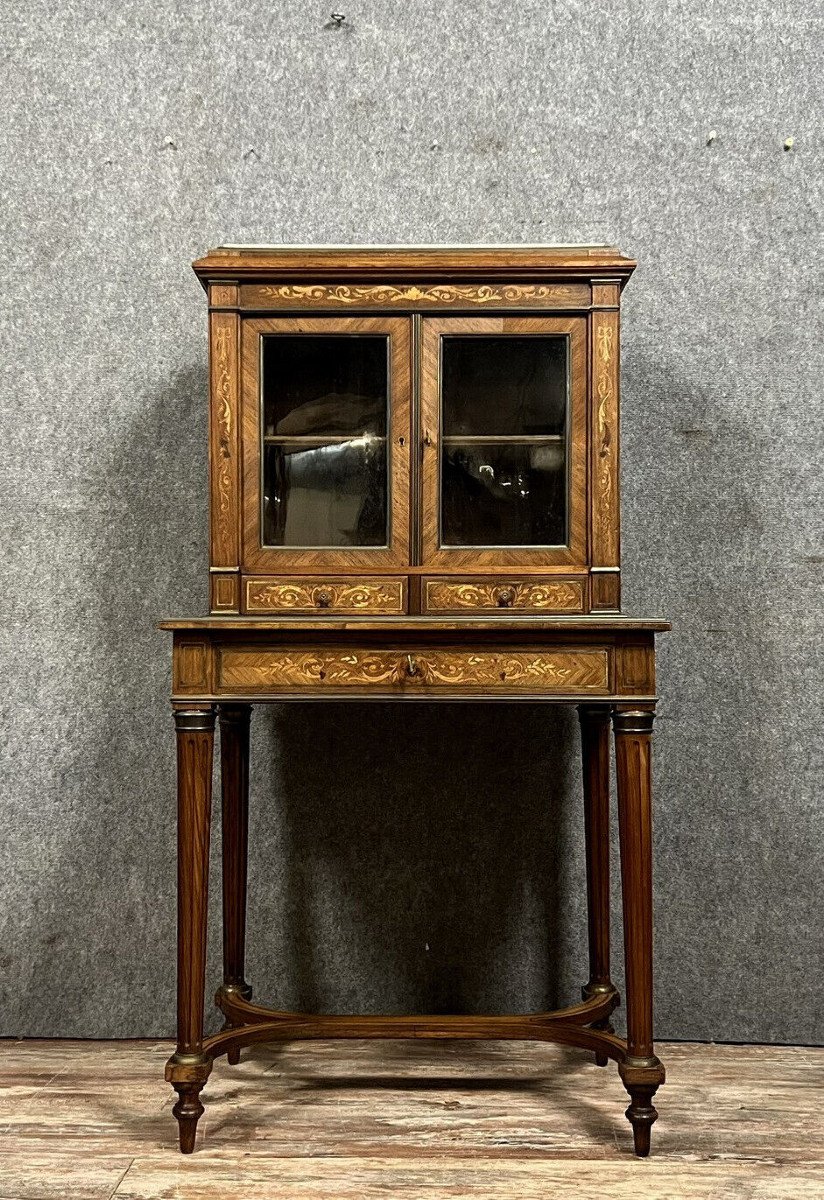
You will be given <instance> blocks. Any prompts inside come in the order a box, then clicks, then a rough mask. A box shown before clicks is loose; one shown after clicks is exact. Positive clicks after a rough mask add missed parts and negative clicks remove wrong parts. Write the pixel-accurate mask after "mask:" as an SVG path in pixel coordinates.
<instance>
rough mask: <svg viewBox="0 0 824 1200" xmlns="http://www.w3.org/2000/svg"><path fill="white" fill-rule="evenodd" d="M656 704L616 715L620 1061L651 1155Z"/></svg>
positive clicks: (656, 1066) (636, 1127) (637, 1126)
mask: <svg viewBox="0 0 824 1200" xmlns="http://www.w3.org/2000/svg"><path fill="white" fill-rule="evenodd" d="M653 716H654V713H653V711H652V710H651V709H644V710H639V709H631V708H626V709H622V708H618V709H616V711H615V713H614V715H613V726H614V730H615V763H616V771H617V776H618V827H619V832H620V840H621V887H622V893H623V909H624V956H625V966H626V1010H627V1058H626V1060H625V1061H624V1062H623V1063H620V1064H619V1071H620V1074H621V1078H622V1079H623V1081H624V1086H625V1087H626V1089H627V1091H628V1092H629V1095H630V1106H629V1108H628V1109H627V1118H628V1120H629V1122H630V1124H631V1125H632V1132H633V1137H634V1141H635V1153H636V1154H637V1155H639V1157H644V1156H646V1155H647V1154H649V1147H650V1129H651V1127H652V1123H653V1122H654V1121H655V1119H656V1118H657V1116H658V1113H657V1112H656V1110H655V1108H654V1107H653V1104H652V1098H653V1096H654V1095H655V1092H656V1091H657V1089H658V1087H659V1086H660V1085H661V1084H662V1083H663V1082H664V1068H663V1066H662V1065H661V1063H660V1062H659V1060H658V1059H657V1058H656V1056H655V1052H654V1049H653V1040H652V789H651V785H652V774H651V739H652V721H653Z"/></svg>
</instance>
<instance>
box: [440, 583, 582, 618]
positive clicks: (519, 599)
mask: <svg viewBox="0 0 824 1200" xmlns="http://www.w3.org/2000/svg"><path fill="white" fill-rule="evenodd" d="M584 588H585V581H584V580H583V579H557V578H555V579H547V578H539V579H536V578H535V577H534V576H533V577H531V578H530V577H529V576H526V577H524V576H522V577H521V578H516V577H511V578H510V577H509V576H506V575H500V576H491V577H487V578H482V577H481V578H479V577H475V578H474V579H473V578H463V579H459V578H455V577H442V578H437V579H436V578H432V579H424V581H423V591H422V598H423V610H424V612H429V613H465V612H480V611H486V610H494V611H498V612H500V611H510V610H512V611H518V612H535V613H552V612H569V613H579V612H583V611H584Z"/></svg>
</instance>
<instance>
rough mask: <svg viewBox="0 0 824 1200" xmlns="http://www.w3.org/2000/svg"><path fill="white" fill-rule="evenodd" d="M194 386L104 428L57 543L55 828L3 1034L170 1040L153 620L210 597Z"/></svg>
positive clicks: (164, 777) (200, 385) (45, 812)
mask: <svg viewBox="0 0 824 1200" xmlns="http://www.w3.org/2000/svg"><path fill="white" fill-rule="evenodd" d="M206 383H207V381H206V372H205V366H204V367H201V366H198V367H196V368H192V369H190V370H186V371H182V372H180V373H179V374H178V375H177V376H175V377H174V378H173V379H171V380H170V381H169V385H168V387H167V388H165V389H164V390H163V392H162V393H161V394H156V395H154V396H150V397H148V398H147V399H146V401H145V402H144V403H143V404H142V405H141V406H140V408H139V410H138V411H136V412H135V413H134V415H133V417H132V419H131V420H130V421H129V423H128V425H124V424H123V423H122V422H121V426H120V428H119V429H118V430H117V433H116V437H112V436H111V433H110V431H105V430H102V429H101V431H100V433H99V443H98V444H97V445H96V447H95V449H96V457H95V459H94V462H95V467H96V469H95V471H94V472H93V473H90V474H89V478H88V480H87V483H86V484H85V485H84V486H85V491H84V495H85V497H86V499H85V500H84V508H83V510H82V512H81V513H80V515H79V516H78V517H76V518H74V519H73V523H72V525H70V526H69V525H66V526H65V527H61V529H60V539H61V540H58V539H57V538H55V539H54V540H55V543H56V546H55V561H56V565H57V567H58V577H59V578H60V579H61V581H63V582H61V586H63V587H64V588H65V594H62V595H61V596H60V597H59V602H58V604H57V605H56V606H55V612H54V613H53V614H52V615H51V616H50V622H51V623H50V626H49V629H50V634H49V636H50V637H51V638H53V639H56V650H55V654H56V656H57V659H58V661H60V662H62V663H64V670H65V678H64V679H63V680H62V681H61V682H59V684H58V685H57V686H58V688H59V699H60V705H61V711H58V712H53V713H52V717H51V726H50V734H49V737H50V741H49V744H50V746H51V749H52V756H51V761H50V762H49V763H47V764H44V765H43V766H42V773H43V780H44V782H43V784H42V788H43V794H44V796H45V795H47V794H48V793H50V796H49V798H48V799H44V800H42V801H41V802H40V804H41V809H40V812H41V814H42V816H41V819H46V818H48V821H49V825H50V827H49V828H48V829H46V830H44V832H43V834H42V837H41V853H40V855H39V858H38V870H37V876H36V881H35V883H34V884H33V885H32V886H31V887H30V888H29V889H28V894H27V897H26V902H27V909H28V918H27V920H26V921H25V922H24V923H23V928H21V929H20V930H18V931H16V937H17V936H19V939H20V940H19V943H18V945H19V946H20V947H22V948H23V949H22V950H21V952H20V953H21V971H20V976H19V978H20V980H21V981H22V980H24V981H25V983H24V986H23V987H22V988H21V991H20V992H18V991H17V990H15V994H14V996H13V997H12V996H11V995H9V997H8V1007H7V1008H6V1009H5V1011H6V1013H7V1014H8V1021H9V1028H8V1029H7V1030H6V1032H8V1033H11V1034H13V1035H23V1036H38V1035H40V1036H79V1037H83V1036H90V1037H131V1036H140V1035H156V1034H157V1033H158V1032H161V1033H168V1032H170V1031H171V1029H172V1027H173V1023H174V963H175V952H174V923H175V892H174V889H175V866H174V863H175V858H174V822H175V806H174V761H175V757H174V734H173V726H172V721H171V718H170V716H169V706H168V695H169V684H170V669H169V661H170V660H169V648H170V643H169V640H168V635H166V634H160V633H159V632H158V631H157V630H156V623H157V621H158V619H159V618H160V617H161V616H163V615H167V614H168V612H169V610H170V609H172V610H173V609H174V608H176V607H184V606H185V609H188V608H189V606H190V603H191V601H190V600H189V599H188V598H187V597H188V596H190V595H191V594H194V593H193V591H192V589H191V587H190V583H189V581H194V580H196V581H197V586H198V589H199V595H200V596H201V597H204V598H205V595H206V588H205V583H206V577H205V569H206V557H205V555H206V545H205V514H206V512H207V507H206V505H207V498H206V468H205V461H204V450H203V447H204V445H205V436H206V435H205V406H204V403H203V397H204V395H206ZM113 403H114V397H113ZM67 546H69V547H70V550H67V549H66V547H67ZM67 564H69V565H67ZM195 611H200V612H202V611H205V600H203V599H202V600H201V602H200V605H199V607H198V609H197V610H195ZM58 651H59V654H58ZM43 669H44V670H47V669H48V670H52V669H53V667H51V666H50V665H49V663H48V661H46V662H45V663H44V668H43Z"/></svg>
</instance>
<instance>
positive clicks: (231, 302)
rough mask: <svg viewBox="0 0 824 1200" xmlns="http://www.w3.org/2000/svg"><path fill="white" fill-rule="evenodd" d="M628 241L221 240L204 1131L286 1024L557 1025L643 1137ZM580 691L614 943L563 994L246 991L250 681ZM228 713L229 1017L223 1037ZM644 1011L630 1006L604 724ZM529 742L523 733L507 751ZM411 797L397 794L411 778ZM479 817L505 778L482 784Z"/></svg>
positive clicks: (198, 739)
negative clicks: (622, 474) (521, 1006)
mask: <svg viewBox="0 0 824 1200" xmlns="http://www.w3.org/2000/svg"><path fill="white" fill-rule="evenodd" d="M634 265H635V264H634V263H633V262H632V261H631V260H630V259H628V258H625V257H624V256H623V255H621V254H619V253H618V252H617V251H616V250H614V249H612V248H609V247H604V246H565V247H563V246H533V247H512V246H498V247H494V246H488V247H457V248H451V249H446V248H439V247H405V248H404V247H376V248H356V247H334V248H333V247H317V248H305V247H304V248H293V247H279V246H224V247H221V248H219V249H217V250H214V251H211V252H210V253H209V254H208V255H207V256H206V257H205V258H202V259H200V260H198V261H197V262H196V263H195V264H194V269H195V271H196V273H197V275H198V277H199V278H200V280H201V282H202V284H203V286H204V288H205V289H206V292H207V294H208V300H209V359H210V389H209V451H210V452H209V463H210V506H211V514H210V567H209V575H210V605H211V615H210V616H209V617H205V618H194V619H184V620H175V621H169V622H166V623H165V624H164V626H163V627H164V628H166V629H169V630H170V631H172V632H173V634H174V667H173V694H172V701H173V706H174V712H175V721H176V726H177V741H178V821H179V825H178V831H179V832H178V1045H177V1050H176V1052H175V1054H174V1055H173V1056H172V1058H171V1059H170V1061H169V1063H168V1065H167V1078H168V1080H169V1081H170V1082H171V1083H172V1084H173V1086H174V1087H175V1089H176V1091H177V1092H178V1097H179V1098H178V1102H177V1104H176V1106H175V1110H174V1111H175V1115H176V1117H177V1118H178V1121H179V1124H180V1145H181V1148H182V1149H183V1150H184V1151H191V1150H192V1149H193V1147H194V1143H195V1129H196V1124H197V1120H198V1117H199V1116H200V1113H201V1112H202V1111H203V1110H202V1106H201V1104H200V1101H199V1093H200V1091H201V1089H202V1087H203V1085H204V1083H205V1081H206V1079H207V1077H208V1075H209V1072H210V1070H211V1066H212V1062H213V1060H214V1058H215V1057H217V1056H218V1055H221V1054H226V1055H227V1056H228V1058H229V1061H230V1063H231V1062H237V1059H238V1055H239V1053H240V1049H241V1047H242V1046H246V1045H249V1044H251V1043H253V1042H256V1041H262V1040H271V1039H276V1038H286V1037H308V1036H318V1037H320V1036H323V1037H443V1038H449V1037H519V1038H521V1037H533V1038H538V1039H547V1040H551V1041H558V1042H563V1043H565V1044H568V1045H574V1046H583V1047H585V1048H588V1049H590V1050H592V1051H593V1052H594V1053H595V1056H596V1061H597V1062H599V1063H601V1064H604V1063H606V1062H607V1060H608V1059H613V1060H614V1061H616V1062H617V1064H618V1069H619V1072H620V1074H621V1077H622V1079H623V1081H624V1083H625V1085H626V1087H627V1089H628V1091H629V1093H630V1097H631V1104H630V1107H629V1109H628V1110H627V1116H628V1117H629V1120H630V1122H631V1124H632V1127H633V1133H634V1138H635V1150H636V1153H638V1154H646V1153H647V1152H648V1150H649V1142H650V1126H651V1125H652V1122H653V1121H654V1120H655V1117H656V1111H655V1109H654V1107H653V1106H652V1096H653V1094H654V1093H655V1091H656V1089H657V1087H658V1086H659V1084H660V1083H661V1082H662V1081H663V1078H664V1072H663V1067H662V1066H661V1063H660V1062H659V1060H658V1058H657V1057H656V1055H655V1053H654V1049H653V1041H652V977H651V954H652V933H651V903H652V893H651V842H650V805H651V795H650V736H651V731H652V721H653V713H654V706H655V671H654V639H655V634H656V633H657V632H661V631H663V630H665V629H667V628H668V626H667V625H666V624H665V623H663V622H660V621H650V620H643V619H632V618H627V617H623V616H621V615H620V595H621V574H620V570H621V562H620V536H619V478H618V465H619V463H618V431H619V413H618V404H619V306H620V300H621V292H622V288H623V286H624V284H625V283H626V281H627V279H628V278H629V276H630V274H631V272H632V270H633V267H634ZM352 699H356V700H364V699H369V700H381V701H384V700H387V701H389V700H391V701H410V700H434V701H437V700H452V701H455V700H466V701H482V700H508V701H515V700H517V701H525V700H528V701H535V702H550V703H556V704H557V703H560V704H574V705H576V706H577V707H578V711H579V714H580V723H581V734H582V754H583V783H584V818H585V820H584V824H585V831H586V844H587V880H586V886H587V899H588V911H589V943H590V964H589V977H588V980H587V983H586V984H585V986H584V988H583V998H582V1001H581V1002H579V1003H574V1004H572V1005H570V1006H568V1007H567V1008H564V1009H561V1010H559V1011H557V1012H552V1013H530V1014H525V1015H502V1016H483V1017H476V1016H466V1015H462V1014H454V1015H452V1016H443V1015H438V1016H426V1015H415V1016H412V1015H408V1014H407V1015H387V1016H364V1015H329V1014H306V1013H288V1012H280V1011H278V1010H275V1009H271V1008H267V1007H265V1006H263V1005H261V1004H259V1003H252V1000H251V991H250V988H249V986H248V984H247V983H246V981H245V978H244V967H243V962H244V939H245V912H246V855H247V839H248V751H249V718H250V712H251V708H252V706H253V705H254V704H256V703H261V702H263V703H272V702H283V701H300V700H329V701H346V700H352ZM216 716H219V724H220V737H221V765H222V804H223V822H222V829H223V835H222V836H223V921H224V964H223V966H224V977H223V985H222V987H221V988H220V990H219V992H218V995H217V1003H218V1005H219V1007H220V1008H221V1010H222V1012H223V1014H224V1017H225V1022H226V1023H225V1025H224V1028H223V1030H222V1031H221V1032H220V1033H218V1034H216V1035H213V1036H212V1037H205V1036H204V1021H203V997H204V986H205V982H204V970H205V965H204V964H205V944H206V942H205V939H206V882H207V874H208V847H209V837H208V833H209V813H210V806H211V779H212V776H211V769H212V768H211V763H212V747H213V732H214V727H215V720H216ZM610 724H611V725H612V727H613V731H614V736H615V757H616V766H617V784H618V809H619V831H620V840H621V853H622V886H623V897H624V943H625V963H626V990H627V995H626V1006H627V1036H626V1038H621V1037H618V1035H617V1034H615V1033H614V1031H613V1028H612V1025H611V1023H610V1014H611V1012H612V1010H613V1009H614V1008H615V1007H616V1005H617V1004H618V1003H619V997H618V993H617V990H616V988H615V986H614V984H613V983H612V981H611V978H610V950H609V844H608V824H609V814H608V804H609V770H610V768H609V741H608V736H609V728H610ZM501 750H502V753H505V748H504V747H502V748H501ZM389 802H391V798H389ZM479 819H480V820H482V819H483V803H482V798H479Z"/></svg>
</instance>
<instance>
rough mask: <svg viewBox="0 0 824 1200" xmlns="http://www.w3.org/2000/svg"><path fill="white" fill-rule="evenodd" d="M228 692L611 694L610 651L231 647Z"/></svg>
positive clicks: (224, 667) (225, 664)
mask: <svg viewBox="0 0 824 1200" xmlns="http://www.w3.org/2000/svg"><path fill="white" fill-rule="evenodd" d="M220 681H221V685H222V686H223V687H227V688H234V689H238V690H241V691H249V692H254V691H255V690H256V689H258V688H265V689H268V690H271V689H273V688H274V689H283V690H286V691H291V690H296V689H298V690H299V689H302V688H309V689H315V690H317V689H323V688H366V689H369V688H371V687H376V686H377V687H380V688H384V689H386V690H387V691H388V692H390V693H391V692H392V691H394V690H395V689H396V688H404V689H407V688H408V689H410V690H414V689H417V688H434V689H439V688H451V687H455V688H479V689H483V690H484V691H490V692H499V691H501V692H503V691H509V690H511V691H526V692H532V691H534V692H536V693H538V692H556V693H561V694H562V693H565V692H593V693H599V692H600V693H605V692H606V691H607V684H608V661H607V652H606V651H605V650H589V649H582V650H569V651H557V652H554V651H549V652H534V653H533V652H530V651H514V652H508V651H505V650H489V651H484V650H455V649H449V648H446V649H440V648H437V647H427V648H426V649H423V650H412V651H410V652H406V651H401V650H382V649H374V650H372V649H363V650H355V649H353V650H344V649H330V650H325V649H323V648H316V649H311V650H297V649H284V650H278V649H276V650H260V651H256V650H255V651H252V650H230V649H227V650H225V651H224V652H223V654H222V656H221V663H220Z"/></svg>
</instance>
